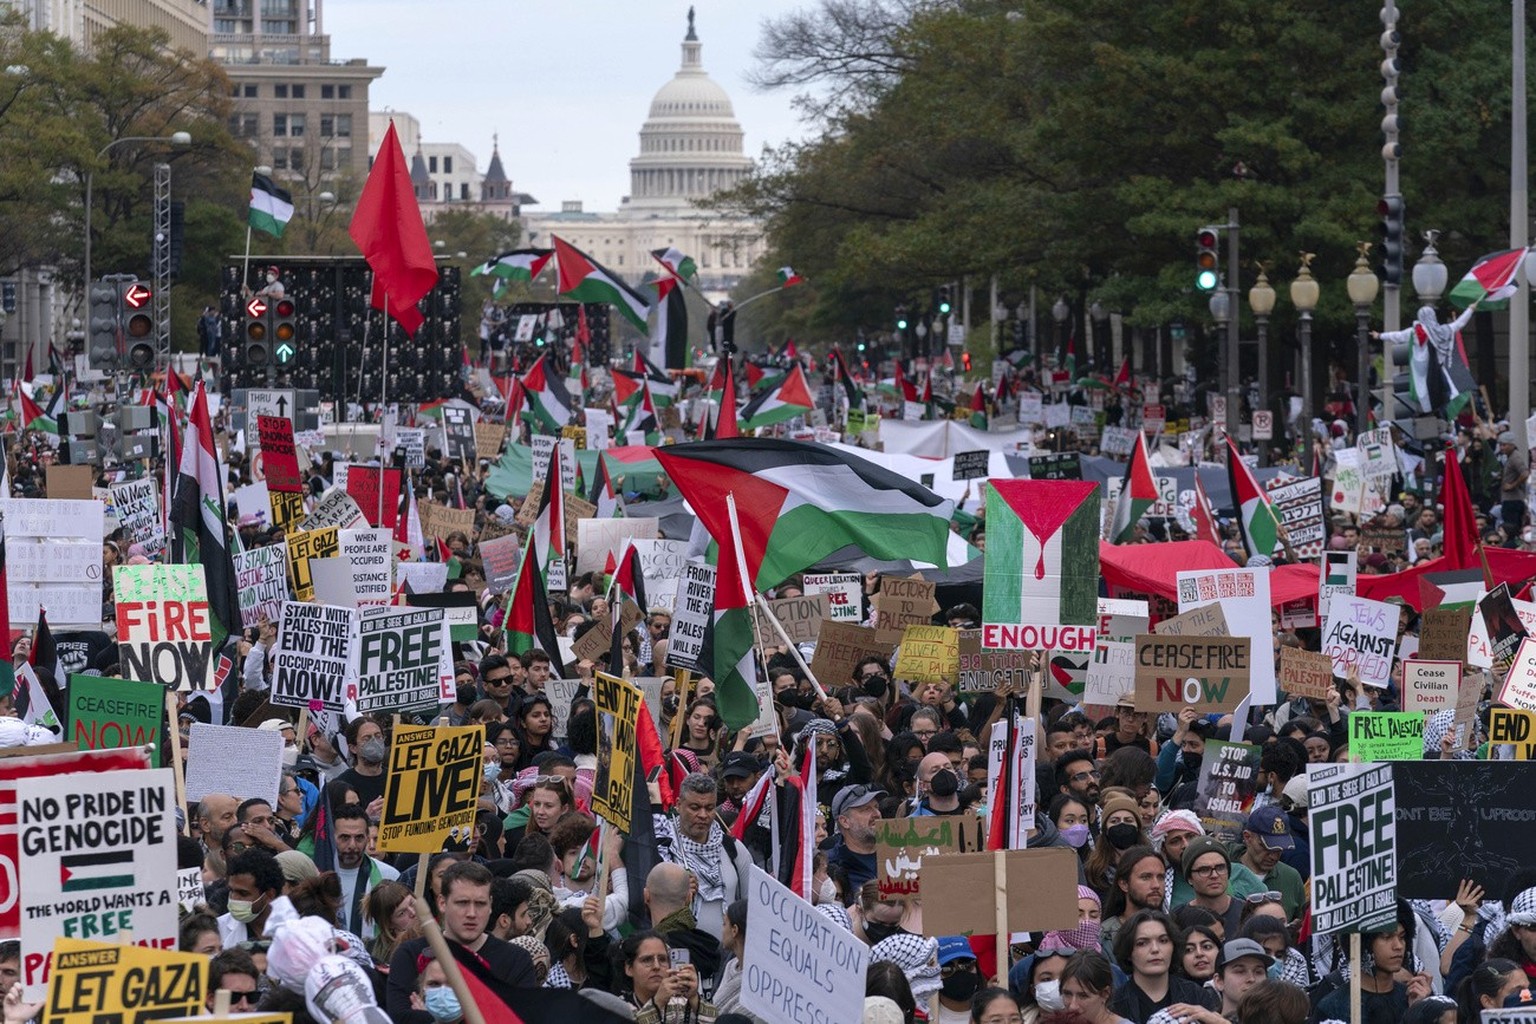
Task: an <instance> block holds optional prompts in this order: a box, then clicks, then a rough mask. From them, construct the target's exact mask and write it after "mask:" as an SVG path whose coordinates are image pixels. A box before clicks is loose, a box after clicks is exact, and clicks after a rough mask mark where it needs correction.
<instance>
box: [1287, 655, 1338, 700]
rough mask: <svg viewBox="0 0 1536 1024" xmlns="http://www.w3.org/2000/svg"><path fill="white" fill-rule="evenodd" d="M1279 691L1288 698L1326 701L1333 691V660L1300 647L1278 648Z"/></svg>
mask: <svg viewBox="0 0 1536 1024" xmlns="http://www.w3.org/2000/svg"><path fill="white" fill-rule="evenodd" d="M1280 689H1282V690H1284V691H1285V693H1286V695H1287V696H1288V697H1307V698H1310V699H1312V700H1327V699H1328V693H1329V691H1331V690H1332V689H1333V659H1332V658H1330V657H1328V655H1326V654H1318V653H1317V652H1315V651H1307V650H1303V649H1301V648H1300V647H1282V648H1280Z"/></svg>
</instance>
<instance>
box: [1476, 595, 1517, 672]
mask: <svg viewBox="0 0 1536 1024" xmlns="http://www.w3.org/2000/svg"><path fill="white" fill-rule="evenodd" d="M1477 610H1478V612H1479V614H1481V615H1482V618H1483V626H1484V629H1485V631H1486V632H1487V634H1488V641H1489V658H1490V660H1491V661H1492V663H1493V668H1495V669H1506V668H1508V667H1509V666H1510V664H1511V663H1512V662H1513V661H1514V660H1515V650H1516V648H1518V647H1520V646H1521V643H1522V641H1523V640H1524V639H1525V638H1526V636H1527V630H1526V625H1525V623H1524V622H1523V621H1522V620H1521V617H1520V613H1519V611H1518V610H1517V609H1516V608H1515V603H1514V601H1513V600H1512V599H1511V597H1510V593H1509V584H1507V583H1500V584H1499V585H1498V586H1497V587H1495V588H1493V589H1492V590H1490V591H1489V592H1488V593H1487V594H1486V595H1484V596H1483V597H1482V599H1480V600H1479V601H1478V602H1477Z"/></svg>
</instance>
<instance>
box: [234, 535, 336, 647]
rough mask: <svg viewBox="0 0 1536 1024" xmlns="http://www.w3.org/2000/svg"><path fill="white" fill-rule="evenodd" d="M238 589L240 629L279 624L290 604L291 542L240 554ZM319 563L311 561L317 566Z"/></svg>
mask: <svg viewBox="0 0 1536 1024" xmlns="http://www.w3.org/2000/svg"><path fill="white" fill-rule="evenodd" d="M234 560H235V586H236V588H238V590H239V593H240V625H241V626H242V627H244V628H245V629H255V628H256V627H257V626H260V625H261V624H262V622H264V621H265V622H276V621H277V619H278V616H280V615H281V614H282V612H283V602H284V601H286V600H288V542H287V541H281V540H280V541H278V542H277V543H276V544H268V545H267V546H266V547H260V548H250V549H248V550H245V551H237V552H235V554H234ZM315 561H316V560H315V559H311V562H310V564H311V565H313V564H314V562H315Z"/></svg>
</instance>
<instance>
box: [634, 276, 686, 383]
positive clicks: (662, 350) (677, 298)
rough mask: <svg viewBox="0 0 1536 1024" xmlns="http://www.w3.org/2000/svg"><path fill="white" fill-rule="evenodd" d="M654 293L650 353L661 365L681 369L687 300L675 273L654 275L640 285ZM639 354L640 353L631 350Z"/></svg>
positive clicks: (683, 361)
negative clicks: (669, 275) (674, 275)
mask: <svg viewBox="0 0 1536 1024" xmlns="http://www.w3.org/2000/svg"><path fill="white" fill-rule="evenodd" d="M642 290H643V291H644V292H645V293H646V294H648V295H654V296H655V299H654V300H653V301H652V302H651V309H652V310H654V311H655V314H656V315H655V316H654V317H652V318H651V333H650V354H651V358H652V359H653V360H655V361H656V362H658V363H660V364H662V365H663V366H669V367H673V368H675V369H679V370H681V369H683V368H684V367H686V366H687V365H688V303H687V301H686V299H685V296H684V294H683V286H682V283H681V282H679V281H678V280H677V278H675V277H663V278H658V279H657V280H655V281H652V282H650V283H648V284H646V285H643V286H642ZM635 356H636V357H637V358H639V356H640V353H639V352H638V351H636V352H635Z"/></svg>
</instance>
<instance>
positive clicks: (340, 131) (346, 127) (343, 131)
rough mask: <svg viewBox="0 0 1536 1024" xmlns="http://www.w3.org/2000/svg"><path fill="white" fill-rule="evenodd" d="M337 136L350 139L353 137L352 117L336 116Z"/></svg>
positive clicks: (345, 115)
mask: <svg viewBox="0 0 1536 1024" xmlns="http://www.w3.org/2000/svg"><path fill="white" fill-rule="evenodd" d="M336 135H337V137H338V138H342V139H350V138H351V137H352V115H351V114H337V115H336Z"/></svg>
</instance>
